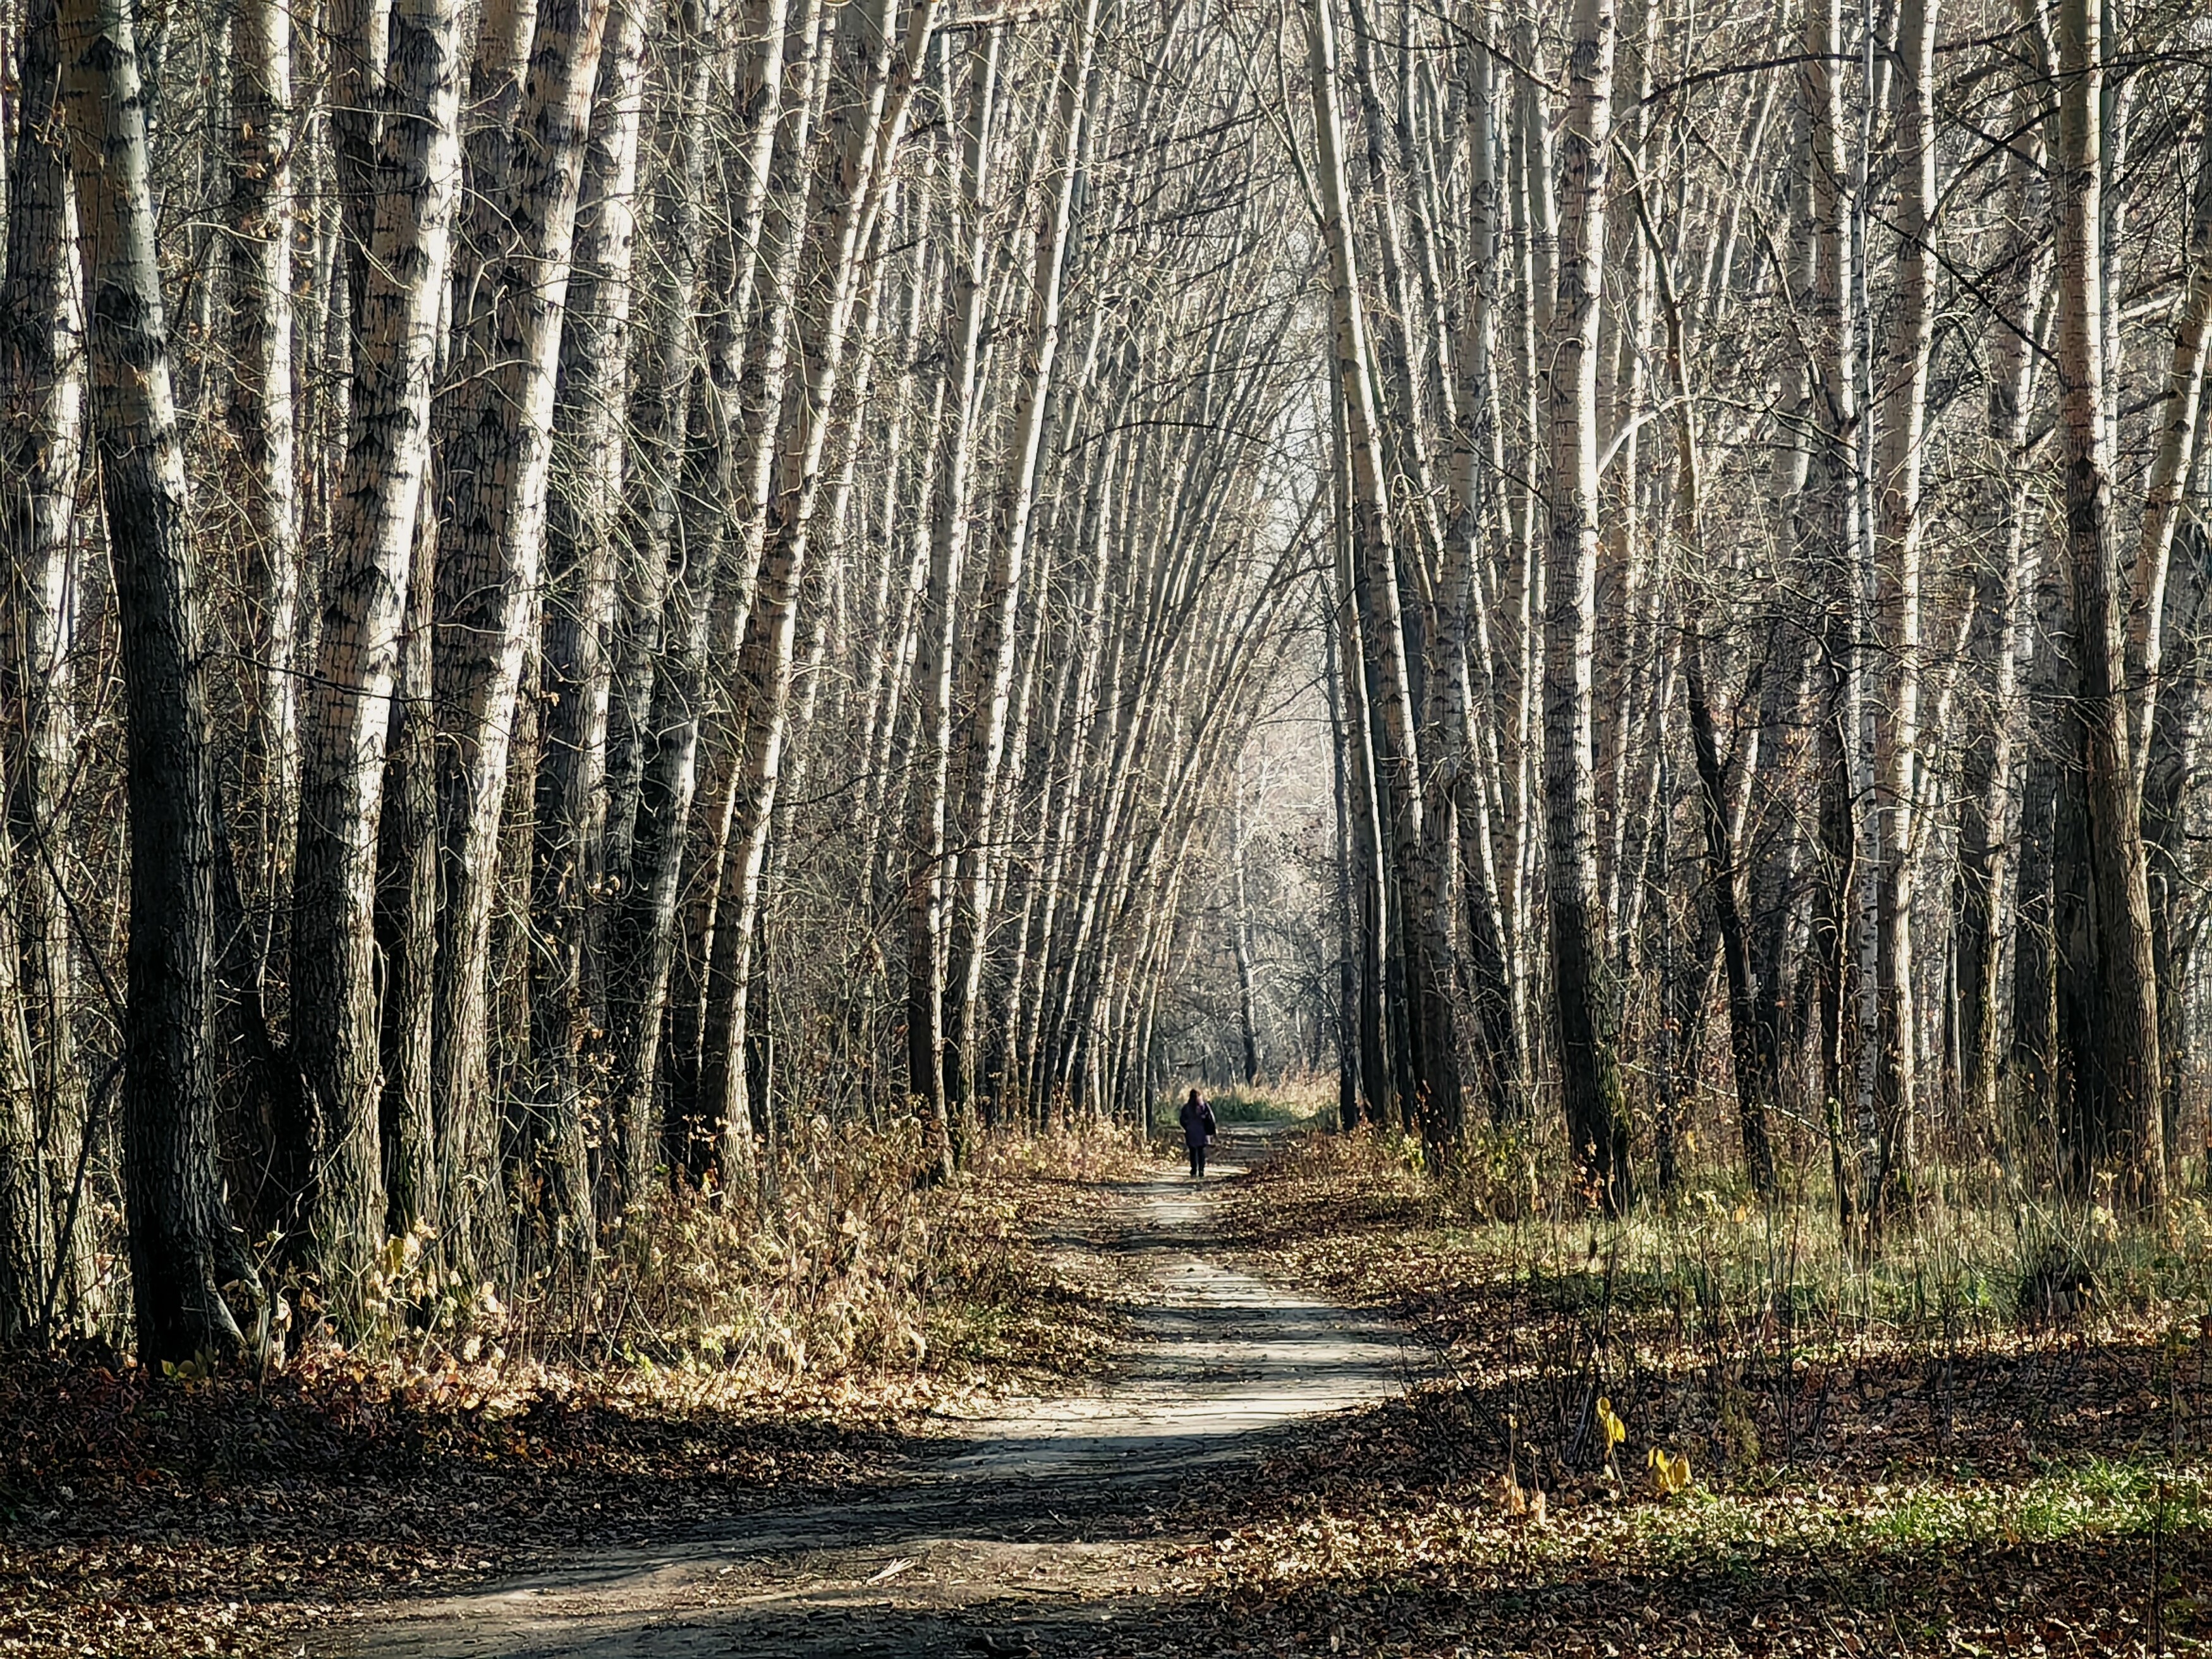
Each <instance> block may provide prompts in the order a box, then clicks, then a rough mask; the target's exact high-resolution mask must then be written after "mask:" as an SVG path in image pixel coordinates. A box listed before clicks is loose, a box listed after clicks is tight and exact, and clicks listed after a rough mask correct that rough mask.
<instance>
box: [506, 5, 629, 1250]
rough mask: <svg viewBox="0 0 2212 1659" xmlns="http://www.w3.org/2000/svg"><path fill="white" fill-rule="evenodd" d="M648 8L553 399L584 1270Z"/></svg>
mask: <svg viewBox="0 0 2212 1659" xmlns="http://www.w3.org/2000/svg"><path fill="white" fill-rule="evenodd" d="M646 12H647V0H611V8H610V15H609V19H608V23H607V33H606V40H605V48H604V52H603V56H602V58H601V62H600V68H599V93H598V99H597V101H598V105H599V109H598V113H597V114H596V115H595V117H594V119H593V125H592V137H591V142H590V144H589V146H588V147H587V149H586V153H585V158H584V176H583V183H582V185H581V197H580V205H579V208H578V212H577V218H578V228H577V240H576V262H575V263H576V269H575V271H574V275H573V276H572V277H571V280H570V283H569V291H568V319H567V321H566V323H565V324H564V325H563V327H562V341H561V368H560V374H559V376H558V380H557V382H556V389H555V394H554V404H553V443H554V451H555V453H554V461H555V465H556V467H559V466H562V465H565V466H566V468H567V469H568V470H569V471H570V474H571V476H570V477H568V479H567V480H565V481H564V482H566V483H567V485H568V487H567V488H566V489H554V490H551V491H550V492H549V495H548V501H547V513H546V526H547V557H546V583H547V588H548V592H547V598H546V605H545V626H544V637H543V640H542V642H541V645H540V647H539V659H538V660H539V669H538V696H539V702H540V706H541V708H543V711H544V712H543V714H542V715H541V716H540V726H539V741H540V743H541V744H542V745H543V749H542V753H541V757H540V759H539V763H538V775H537V779H536V802H535V806H536V811H535V814H534V816H535V818H536V824H535V833H534V845H533V847H532V860H531V914H532V924H533V930H534V932H535V933H536V934H537V936H538V937H537V939H536V942H535V948H534V949H533V950H532V951H531V969H532V972H531V979H532V985H531V1055H532V1064H533V1068H534V1069H533V1079H534V1081H533V1086H532V1099H531V1101H530V1103H529V1104H528V1106H527V1108H526V1111H525V1114H524V1123H525V1134H526V1139H527V1140H528V1142H529V1143H530V1149H529V1151H528V1152H526V1158H530V1159H531V1160H532V1161H534V1162H535V1163H536V1164H537V1165H538V1171H539V1174H540V1176H541V1178H542V1179H544V1181H545V1182H546V1183H547V1200H548V1202H547V1203H546V1206H545V1210H546V1214H545V1217H544V1220H545V1223H546V1225H548V1226H549V1227H550V1228H551V1229H552V1230H553V1231H555V1232H556V1235H558V1237H556V1239H555V1240H554V1241H552V1242H553V1243H554V1245H555V1248H556V1250H558V1251H560V1252H561V1253H562V1254H564V1255H567V1256H568V1258H569V1259H570V1260H571V1261H575V1262H581V1261H583V1260H585V1259H586V1257H587V1255H588V1254H589V1251H590V1249H591V1245H592V1231H593V1223H592V1188H591V1182H590V1181H589V1178H588V1170H589V1162H590V1160H589V1154H588V1152H587V1151H586V1147H587V1146H589V1145H591V1144H592V1143H593V1142H595V1141H596V1140H597V1139H598V1136H597V1135H596V1134H595V1133H594V1131H593V1126H592V1125H591V1124H590V1123H588V1122H587V1121H586V1115H587V1108H586V1096H585V1089H586V1079H584V1078H583V1077H582V1076H581V1074H580V1066H581V1060H582V1056H583V1053H584V1050H585V1048H586V1042H587V1040H588V1036H589V1030H590V1028H591V1025H592V1018H593V1015H594V1012H595V1008H594V1004H595V1002H596V999H595V998H594V997H593V996H592V992H591V988H590V987H588V986H587V985H586V967H587V964H586V947H587V939H586V925H587V920H586V919H587V907H588V905H589V903H590V899H591V895H592V889H593V886H594V884H595V878H596V876H597V873H598V872H597V868H596V864H597V860H596V858H595V856H594V854H595V852H596V849H597V846H598V843H599V826H600V823H601V821H602V819H603V817H604V814H605V799H606V797H605V787H604V786H605V778H606V752H607V751H606V742H607V704H608V696H609V689H610V662H609V658H610V649H611V644H612V641H611V633H612V631H613V627H614V610H615V570H614V532H615V520H616V514H617V511H618V510H619V507H620V503H621V500H622V483H623V480H622V474H623V449H622V435H623V412H624V408H625V400H626V394H627V392H628V389H629V387H628V380H627V375H626V374H625V363H626V359H627V357H628V348H629V315H630V263H631V255H632V251H633V248H634V246H635V237H636V210H635V204H634V203H633V200H632V197H633V196H634V194H635V190H636V185H637V144H638V127H639V121H640V117H641V107H642V94H643V85H642V79H641V56H642V52H643V47H644V37H645V33H646V29H647V25H648V22H649V21H650V19H649V18H648V17H647V15H646Z"/></svg>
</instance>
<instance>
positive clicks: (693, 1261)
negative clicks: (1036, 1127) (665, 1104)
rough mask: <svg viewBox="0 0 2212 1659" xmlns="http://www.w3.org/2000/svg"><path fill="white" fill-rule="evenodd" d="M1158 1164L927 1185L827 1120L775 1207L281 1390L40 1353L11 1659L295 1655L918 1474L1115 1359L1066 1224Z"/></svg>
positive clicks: (286, 1382)
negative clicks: (447, 1592)
mask: <svg viewBox="0 0 2212 1659" xmlns="http://www.w3.org/2000/svg"><path fill="white" fill-rule="evenodd" d="M1132 1158H1133V1151H1132V1150H1131V1148H1130V1147H1129V1146H1127V1143H1126V1142H1125V1141H1117V1140H1115V1139H1114V1138H1112V1137H1111V1136H1109V1135H1105V1134H1103V1133H1080V1134H1075V1135H1067V1136H1060V1137H1056V1138H1054V1139H1045V1140H1036V1141H1030V1142H1024V1143H1020V1144H1013V1143H1001V1142H990V1143H984V1144H980V1145H979V1146H977V1148H976V1154H975V1158H974V1160H973V1164H972V1166H971V1168H970V1170H969V1171H968V1172H966V1173H964V1174H963V1176H962V1177H961V1178H960V1179H958V1180H957V1181H955V1182H950V1183H947V1184H945V1185H942V1186H938V1187H933V1188H923V1187H918V1186H917V1185H916V1183H915V1181H914V1180H913V1179H912V1163H911V1158H910V1153H909V1150H908V1146H907V1144H906V1143H904V1142H902V1141H901V1140H898V1139H893V1138H888V1137H870V1136H866V1135H860V1136H854V1135H850V1134H844V1135H836V1136H833V1135H830V1134H829V1133H827V1132H826V1129H820V1130H818V1131H817V1130H807V1131H803V1132H802V1133H801V1134H800V1135H799V1137H798V1138H797V1139H795V1140H794V1142H793V1144H792V1145H791V1146H789V1147H787V1149H786V1152H785V1153H784V1156H783V1157H782V1158H781V1160H780V1161H779V1164H778V1167H777V1169H776V1170H775V1171H774V1180H773V1182H772V1183H765V1184H764V1194H763V1197H761V1198H760V1199H758V1200H754V1201H751V1202H749V1203H748V1204H747V1205H745V1206H715V1205H713V1204H709V1203H706V1202H703V1201H701V1200H698V1199H696V1197H694V1198H692V1199H690V1200H678V1199H674V1198H671V1199H668V1200H665V1201H664V1202H663V1203H662V1204H661V1206H659V1208H658V1209H657V1210H656V1212H655V1213H654V1214H653V1218H652V1220H651V1224H650V1225H649V1226H645V1227H640V1228H637V1229H636V1230H635V1231H634V1233H633V1235H632V1236H631V1237H629V1239H628V1240H626V1241H624V1242H623V1243H621V1244H619V1245H618V1246H617V1249H615V1250H614V1251H613V1252H612V1253H611V1256H610V1259H609V1260H608V1261H607V1262H606V1263H605V1265H604V1268H603V1271H602V1273H600V1275H599V1279H598V1281H597V1282H596V1284H595V1285H594V1286H593V1287H592V1290H591V1291H590V1293H589V1294H587V1295H577V1294H574V1293H570V1292H566V1291H560V1290H557V1289H555V1288H552V1287H548V1288H547V1289H545V1290H544V1293H543V1294H542V1295H541V1296H539V1297H537V1298H535V1299H529V1298H526V1299H524V1300H523V1301H522V1303H521V1305H520V1306H516V1307H507V1306H502V1305H501V1304H498V1303H496V1302H495V1301H489V1299H487V1298H483V1297H474V1298H467V1297H453V1305H452V1306H451V1307H449V1308H447V1309H446V1310H444V1313H443V1315H442V1316H441V1317H440V1318H438V1319H437V1320H436V1321H435V1322H434V1323H432V1324H431V1325H429V1327H428V1328H421V1327H420V1326H419V1325H417V1326H410V1325H408V1324H407V1323H405V1322H404V1321H402V1320H400V1319H398V1318H397V1317H395V1319H394V1322H393V1323H392V1326H391V1328H388V1329H387V1330H386V1331H385V1332H384V1333H382V1334H380V1337H379V1338H378V1340H375V1341H374V1342H372V1343H369V1344H367V1345H364V1346H362V1347H360V1348H358V1349H356V1351H355V1352H344V1351H341V1350H339V1349H337V1348H335V1347H332V1346H328V1345H319V1346H314V1345H311V1346H309V1347H308V1349H307V1351H306V1352H304V1353H302V1354H301V1355H299V1356H297V1357H296V1358H295V1359H294V1360H293V1361H292V1363H290V1364H288V1365H287V1366H285V1367H284V1368H283V1370H279V1371H276V1372H275V1373H273V1374H271V1375H268V1376H260V1375H257V1374H253V1373H252V1372H248V1371H236V1372H222V1371H218V1372H216V1374H214V1375H210V1376H199V1375H193V1374H187V1375H185V1376H167V1377H159V1376H150V1375H149V1373H147V1372H146V1371H145V1370H143V1369H141V1368H138V1367H137V1366H134V1365H131V1364H127V1363H125V1361H124V1360H123V1359H122V1358H120V1357H119V1356H118V1355H116V1354H115V1353H113V1352H112V1351H108V1350H106V1349H104V1348H90V1347H88V1348H86V1349H84V1350H82V1351H80V1352H76V1353H75V1354H71V1355H69V1356H64V1357H53V1358H38V1359H33V1358H15V1359H12V1360H11V1361H10V1362H9V1365H8V1366H7V1368H6V1369H5V1370H4V1371H0V1423H4V1425H5V1427H4V1428H0V1652H21V1651H28V1652H40V1653H80V1652H96V1653H102V1654H110V1653H113V1654H134V1655H136V1654H144V1655H169V1654H182V1653H187V1652H189V1653H206V1652H217V1653H240V1654H261V1653H284V1654H289V1653H291V1652H293V1651H294V1650H295V1646H296V1643H297V1638H298V1636H299V1634H300V1633H301V1631H302V1630H303V1629H305V1628H307V1627H310V1626H314V1625H316V1624H319V1623H322V1622H325V1621H327V1620H332V1619H335V1618H337V1616H339V1614H340V1613H342V1612H343V1610H344V1609H345V1608H347V1607H349V1606H351V1605H355V1604H357V1603H359V1602H360V1601H363V1600H365V1599H373V1598H374V1597H376V1596H378V1595H385V1594H390V1593H393V1592H399V1591H408V1592H417V1593H419V1592H421V1591H423V1590H426V1589H434V1588H439V1587H459V1586H461V1585H465V1584H467V1583H476V1582H481V1581H482V1580H483V1579H486V1578H488V1577H495V1576H498V1575H501V1574H504V1573H508V1572H512V1571H517V1570H519V1569H520V1568H522V1567H524V1566H526V1565H529V1564H531V1563H532V1562H535V1561H540V1560H543V1559H547V1558H549V1557H550V1556H551V1555H553V1554H556V1553H560V1552H562V1551H568V1550H575V1549H580V1548H589V1547H608V1546H614V1545H619V1544H622V1543H625V1542H641V1541H646V1540H647V1539H665V1538H667V1537H670V1536H671V1535H680V1534H682V1533H684V1532H685V1531H687V1530H692V1529H696V1528H704V1527H706V1526H708V1525H709V1524H711V1523H714V1522H717V1521H718V1520H720V1519H721V1518H723V1517H726V1516H730V1515H732V1514H735V1513H738V1512H741V1511H743V1510H747V1509H750V1508H755V1507H758V1506H759V1505H761V1504H766V1503H770V1502H781V1501H785V1500H788V1499H790V1498H795V1497H799V1496H801V1495H805V1494H809V1493H822V1492H833V1491H836V1490H839V1489H842V1488H848V1487H851V1486H855V1485H856V1484H859V1483H860V1482H863V1481H868V1482H877V1481H881V1480H885V1479H890V1478H895V1477H896V1474H897V1473H898V1471H899V1470H900V1469H901V1468H902V1467H904V1466H905V1465H906V1464H907V1463H908V1462H909V1461H910V1460H911V1459H912V1457H913V1456H914V1455H915V1453H916V1452H917V1450H919V1449H921V1448H924V1447H926V1446H927V1444H928V1443H929V1442H930V1441H931V1440H932V1439H933V1437H938V1436H941V1435H942V1434H943V1433H944V1432H945V1429H946V1426H947V1424H948V1421H949V1420H950V1419H952V1418H955V1417H957V1415H958V1414H959V1413H963V1412H964V1411H967V1410H969V1409H970V1408H971V1407H972V1404H973V1403H974V1402H975V1401H977V1400H979V1399H981V1398H985V1397H987V1396H989V1395H994V1394H995V1393H998V1392H1000V1391H1005V1390H1010V1389H1033V1388H1037V1387H1040V1386H1042V1387H1047V1388H1050V1389H1066V1388H1068V1387H1072V1386H1077V1385H1078V1384H1079V1383H1080V1382H1081V1380H1082V1379H1084V1378H1085V1377H1087V1376H1091V1374H1092V1373H1093V1372H1095V1370H1097V1367H1098V1366H1099V1365H1100V1364H1102V1363H1103V1358H1104V1357H1105V1356H1106V1355H1107V1353H1108V1352H1109V1351H1110V1349H1111V1347H1112V1346H1113V1342H1114V1338H1115V1332H1116V1330H1117V1321H1118V1318H1119V1315H1118V1313H1117V1311H1116V1309H1115V1304H1114V1301H1113V1298H1112V1295H1111V1291H1112V1287H1111V1286H1110V1285H1104V1284H1102V1283H1099V1282H1097V1280H1096V1279H1095V1278H1092V1279H1085V1277H1083V1276H1082V1275H1079V1274H1077V1273H1073V1271H1072V1269H1071V1267H1070V1264H1069V1263H1068V1262H1067V1261H1066V1259H1065V1258H1064V1257H1063V1256H1061V1255H1056V1254H1054V1252H1052V1251H1051V1250H1050V1249H1048V1248H1047V1246H1046V1245H1045V1244H1044V1243H1042V1242H1041V1235H1042V1234H1043V1233H1046V1232H1048V1231H1053V1230H1061V1231H1066V1230H1070V1229H1073V1230H1082V1229H1085V1228H1087V1227H1089V1226H1090V1225H1092V1224H1093V1222H1094V1221H1095V1220H1096V1218H1097V1217H1096V1212H1097V1206H1098V1204H1099V1203H1100V1202H1101V1193H1100V1189H1099V1188H1097V1187H1095V1186H1093V1185H1091V1184H1090V1182H1092V1181H1093V1180H1095V1179H1096V1178H1097V1177H1098V1176H1103V1175H1105V1174H1109V1173H1114V1172H1115V1171H1117V1170H1122V1169H1125V1168H1127V1167H1128V1166H1129V1163H1130V1160H1131V1159H1132ZM425 1277H427V1274H426V1275H425ZM395 1278H396V1279H397V1278H398V1276H395ZM447 1288H450V1287H447ZM422 1289H423V1286H422V1285H420V1284H419V1283H418V1284H416V1285H413V1286H408V1285H405V1284H404V1281H403V1282H401V1283H399V1284H398V1285H396V1288H395V1296H394V1303H395V1307H397V1306H399V1305H402V1304H404V1301H405V1299H406V1298H407V1297H410V1295H411V1296H413V1297H420V1296H421V1294H422ZM416 1305H417V1306H419V1305H421V1304H420V1302H419V1301H417V1303H416ZM431 1305H432V1306H433V1307H434V1308H435V1307H436V1306H437V1305H438V1304H435V1303H434V1304H431Z"/></svg>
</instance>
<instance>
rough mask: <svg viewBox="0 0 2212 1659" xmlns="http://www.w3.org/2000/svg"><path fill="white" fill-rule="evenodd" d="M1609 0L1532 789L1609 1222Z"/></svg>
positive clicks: (1570, 1129) (1596, 67) (1575, 251)
mask: <svg viewBox="0 0 2212 1659" xmlns="http://www.w3.org/2000/svg"><path fill="white" fill-rule="evenodd" d="M1569 65H1570V67H1569V77H1570V79H1569V85H1570V88H1571V100H1570V103H1569V106H1568V112H1567V122H1566V126H1565V130H1564V131H1563V132H1562V134H1561V142H1560V146H1559V209H1560V213H1559V223H1560V230H1559V290H1558V298H1557V300H1556V301H1555V302H1554V305H1553V313H1552V327H1551V331H1550V334H1549V337H1548V338H1547V343H1546V350H1547V361H1548V368H1547V401H1548V403H1549V407H1550V428H1551V432H1550V456H1549V464H1550V465H1549V471H1548V474H1547V478H1548V490H1547V496H1548V499H1547V517H1548V518H1549V520H1550V526H1551V536H1550V544H1549V549H1550V550H1549V555H1548V567H1549V568H1548V569H1547V573H1546V577H1545V585H1546V587H1547V599H1548V603H1547V607H1546V613H1545V618H1544V787H1545V795H1546V801H1545V814H1544V818H1545V842H1546V850H1547V853H1548V854H1549V862H1548V865H1547V872H1546V882H1547V891H1548V893H1549V895H1550V900H1551V933H1552V977H1553V995H1554V998H1555V1000H1556V1001H1557V1005H1558V1013H1559V1062H1560V1079H1561V1086H1562V1090H1563V1092H1564V1095H1565V1106H1566V1115H1567V1134H1568V1139H1569V1150H1570V1152H1571V1156H1572V1157H1573V1158H1574V1159H1575V1163H1576V1167H1577V1169H1578V1170H1581V1172H1582V1176H1583V1181H1584V1182H1585V1183H1586V1184H1587V1185H1588V1187H1589V1195H1590V1197H1591V1199H1592V1200H1593V1201H1594V1202H1595V1203H1596V1204H1597V1205H1598V1206H1600V1207H1601V1208H1602V1209H1603V1210H1604V1211H1605V1212H1606V1213H1607V1214H1608V1215H1617V1214H1620V1212H1623V1211H1625V1210H1626V1209H1627V1207H1628V1205H1629V1202H1630V1200H1631V1197H1632V1194H1633V1190H1634V1189H1633V1186H1632V1181H1631V1176H1630V1169H1629V1161H1628V1158H1629V1155H1628V1125H1627V1114H1626V1104H1625V1103H1624V1101H1623V1099H1622V1095H1621V1086H1620V1062H1619V1060H1618V1058H1617V1057H1616V1055H1615V1054H1614V1049H1613V1043H1614V1019H1615V1014H1614V1006H1615V1002H1614V998H1613V994H1612V991H1611V988H1610V987H1608V985H1607V982H1606V977H1607V976H1606V965H1605V964H1606V954H1605V948H1604V945H1603V942H1602V941H1601V939H1600V938H1599V936H1598V930H1599V927H1600V923H1601V915H1602V912H1601V908H1600V897H1599V892H1598V872H1597V823H1596V813H1597V799H1596V783H1595V777H1594V775H1593V767H1594V764H1595V757H1594V756H1593V753H1592V738H1593V732H1592V714H1593V709H1592V687H1591V655H1592V652H1593V649H1594V647H1595V642H1596V636H1597V609H1596V605H1597V556H1598V527H1597V507H1598V465H1597V450H1598V433H1597V359H1598V310H1599V294H1600V283H1601V269H1602V260H1603V258H1604V251H1605V209H1604V203H1605V191H1606V180H1607V173H1608V172H1609V145H1610V137H1611V132H1612V99H1613V5H1612V0H1577V3H1576V6H1575V9H1574V15H1573V22H1572V46H1571V51H1570V54H1569Z"/></svg>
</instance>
